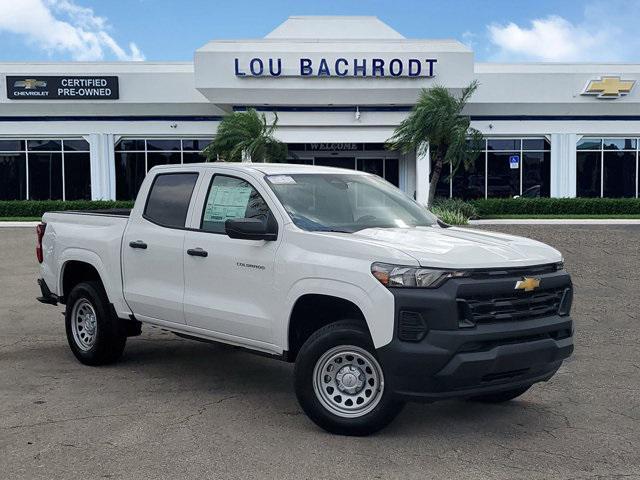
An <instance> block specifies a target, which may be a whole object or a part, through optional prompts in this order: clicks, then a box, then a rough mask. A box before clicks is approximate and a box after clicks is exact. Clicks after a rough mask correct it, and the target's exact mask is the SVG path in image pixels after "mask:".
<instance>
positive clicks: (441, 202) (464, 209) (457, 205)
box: [431, 198, 478, 219]
mask: <svg viewBox="0 0 640 480" xmlns="http://www.w3.org/2000/svg"><path fill="white" fill-rule="evenodd" d="M434 208H438V209H441V210H449V211H456V212H459V213H460V214H462V215H463V216H465V217H467V219H469V218H476V217H477V216H478V211H477V209H476V206H475V205H474V204H472V203H469V202H465V201H464V200H461V199H459V198H436V199H435V200H434V201H433V206H432V207H431V209H432V210H433V209H434Z"/></svg>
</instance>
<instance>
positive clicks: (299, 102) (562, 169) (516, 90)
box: [0, 17, 640, 201]
mask: <svg viewBox="0 0 640 480" xmlns="http://www.w3.org/2000/svg"><path fill="white" fill-rule="evenodd" d="M0 75H2V77H3V78H2V79H0V199H1V200H9V199H65V200H71V199H122V200H129V199H133V198H135V195H136V193H137V190H138V188H139V186H140V183H141V182H142V179H143V178H144V176H145V174H146V172H147V171H148V170H149V169H150V168H151V167H153V166H154V165H159V164H167V163H185V164H186V163H193V162H199V161H203V157H202V155H201V153H200V152H201V150H202V149H203V148H204V147H205V146H206V145H207V143H208V142H210V141H211V138H212V137H213V136H214V135H215V132H216V129H217V127H218V125H219V123H220V121H221V119H222V118H223V116H224V115H225V114H228V113H229V112H233V111H242V110H245V109H247V108H255V109H257V110H259V111H262V112H265V113H266V115H267V116H268V117H270V118H273V113H274V112H275V113H277V116H278V129H277V130H276V136H277V137H278V138H279V139H280V140H282V141H283V142H286V143H287V144H288V147H289V156H290V161H291V162H295V163H306V164H315V165H330V166H337V167H343V168H350V169H357V170H365V171H368V172H372V173H375V174H378V175H380V176H382V177H384V178H386V179H387V180H388V181H390V182H391V183H394V184H395V185H397V186H399V187H400V188H401V189H403V190H404V191H406V192H407V193H409V194H410V195H415V197H416V198H417V199H418V200H419V201H425V200H426V198H427V195H428V188H429V184H428V183H429V182H428V179H429V170H430V160H429V155H428V153H426V154H421V155H416V153H415V152H414V153H409V154H401V153H399V152H395V151H389V150H386V149H385V147H384V143H385V141H386V140H387V139H388V138H389V137H390V136H391V135H392V133H393V131H394V128H395V127H396V126H397V125H398V124H399V123H400V122H401V121H402V119H403V118H405V117H406V116H407V114H408V113H409V111H410V110H411V108H412V105H413V104H414V103H415V101H416V99H417V98H418V95H419V94H420V91H421V89H423V88H429V87H431V86H434V85H442V86H445V87H446V88H448V89H449V90H450V91H451V92H454V93H459V92H460V90H461V89H462V88H464V87H465V86H467V85H468V84H469V83H470V82H471V81H473V80H478V82H479V84H480V86H479V88H478V90H477V92H476V93H475V94H474V96H473V97H472V99H471V101H470V102H469V104H468V105H467V108H466V110H465V113H466V114H468V115H469V116H470V117H471V119H472V126H473V127H475V128H476V129H478V130H479V131H480V132H482V134H483V135H484V136H485V141H484V148H483V151H482V153H481V155H480V156H479V157H478V158H477V159H476V161H475V163H474V164H472V165H471V166H470V167H469V168H468V169H466V170H465V169H462V168H461V169H459V170H458V171H457V172H456V173H455V175H449V174H447V175H445V176H444V178H443V179H442V180H441V182H440V184H439V185H438V190H437V194H438V195H440V196H447V197H448V196H453V197H461V198H485V197H487V198H491V197H513V196H516V195H523V196H544V197H548V196H551V197H576V196H579V197H601V196H603V197H637V196H638V147H639V139H640V86H639V85H638V83H640V82H638V80H640V64H585V63H574V64H560V63H553V64H544V63H526V64H525V63H519V64H515V63H509V64H499V63H477V62H475V61H474V54H473V51H472V50H470V49H469V47H467V46H465V45H463V44H462V43H460V42H458V41H455V40H418V39H408V38H405V37H403V36H402V35H401V34H400V33H398V32H396V31H395V30H393V29H392V28H390V27H389V26H387V25H386V24H384V23H383V22H381V21H380V20H378V19H377V18H375V17H291V18H289V19H288V20H286V21H285V22H284V23H283V24H281V25H280V26H279V27H277V28H276V29H275V30H273V31H272V32H271V33H269V34H268V35H267V36H266V37H264V38H260V39H250V40H214V41H211V42H210V43H208V44H206V45H204V46H202V47H200V48H198V49H197V50H196V51H195V55H194V60H193V62H184V63H172V62H164V63H155V62H130V63H129V62H116V63H109V62H98V63H94V62H91V63H84V62H69V63H1V64H0Z"/></svg>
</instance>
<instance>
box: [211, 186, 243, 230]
mask: <svg viewBox="0 0 640 480" xmlns="http://www.w3.org/2000/svg"><path fill="white" fill-rule="evenodd" d="M251 190H252V187H250V186H240V187H231V186H217V185H214V186H213V187H212V188H211V192H209V198H207V205H206V206H205V210H204V221H205V222H224V221H225V220H227V219H228V218H242V217H244V215H245V212H246V211H247V205H248V204H249V198H250V197H251Z"/></svg>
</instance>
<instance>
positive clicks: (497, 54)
mask: <svg viewBox="0 0 640 480" xmlns="http://www.w3.org/2000/svg"><path fill="white" fill-rule="evenodd" d="M604 3H606V5H605V4H604ZM611 12H615V15H613V16H612V13H611ZM639 16H640V0H611V1H609V2H594V3H591V4H588V5H587V6H586V7H585V9H584V12H583V18H582V19H581V20H580V21H579V22H571V21H569V20H567V19H565V18H563V17H561V16H558V15H550V16H547V17H544V18H537V19H534V20H532V21H531V22H530V25H528V26H520V25H517V24H515V23H507V24H491V25H489V26H488V27H487V30H488V35H489V40H490V42H491V44H492V45H491V46H490V48H489V51H490V52H492V55H491V60H496V61H532V60H533V61H547V62H566V61H638V60H639V59H640V56H639V54H638V51H639V50H638V49H639V47H640V37H639V36H638V34H637V28H638V25H637V19H638V17H639ZM612 18H615V21H611V20H612Z"/></svg>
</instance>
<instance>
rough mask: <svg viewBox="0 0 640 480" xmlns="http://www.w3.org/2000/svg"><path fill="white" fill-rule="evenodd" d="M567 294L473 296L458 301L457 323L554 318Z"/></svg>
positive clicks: (559, 291) (562, 290)
mask: <svg viewBox="0 0 640 480" xmlns="http://www.w3.org/2000/svg"><path fill="white" fill-rule="evenodd" d="M567 290H569V289H568V288H556V289H548V290H541V291H537V292H522V293H507V294H491V295H473V296H468V297H466V298H458V311H459V314H460V320H461V321H466V322H471V323H472V324H474V325H475V324H479V323H497V322H509V321H515V320H528V319H531V318H538V317H545V316H549V315H556V314H557V313H558V309H559V308H560V303H561V301H562V298H563V296H564V295H565V291H567Z"/></svg>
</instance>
